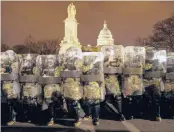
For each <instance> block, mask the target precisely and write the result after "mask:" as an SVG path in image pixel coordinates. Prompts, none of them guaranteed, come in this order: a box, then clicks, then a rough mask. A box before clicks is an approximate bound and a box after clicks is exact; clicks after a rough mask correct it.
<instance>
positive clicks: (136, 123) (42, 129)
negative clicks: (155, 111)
mask: <svg viewBox="0 0 174 132" xmlns="http://www.w3.org/2000/svg"><path fill="white" fill-rule="evenodd" d="M65 122H67V121H66V120H64V123H65ZM60 124H61V123H59V124H55V125H53V126H51V127H47V126H35V125H33V124H30V123H19V122H16V123H15V124H14V125H13V126H10V127H8V126H2V128H1V130H2V132H35V131H36V132H48V131H49V132H174V120H172V119H171V120H167V119H163V120H162V121H161V122H155V121H149V120H142V119H134V120H127V121H123V122H119V121H113V120H100V125H99V126H93V125H92V122H91V120H88V121H83V122H82V124H81V125H80V126H79V127H78V128H74V127H70V126H65V125H60ZM67 125H68V124H67Z"/></svg>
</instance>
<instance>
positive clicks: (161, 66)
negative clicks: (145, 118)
mask: <svg viewBox="0 0 174 132" xmlns="http://www.w3.org/2000/svg"><path fill="white" fill-rule="evenodd" d="M165 72H166V51H165V50H158V51H157V50H155V48H153V47H146V63H145V68H144V88H145V93H144V101H145V104H146V105H147V106H145V107H146V108H148V110H149V111H151V112H152V116H153V117H154V116H155V118H156V120H157V121H161V115H160V104H161V91H163V90H164V83H163V77H164V75H165ZM145 114H148V115H149V113H147V112H145Z"/></svg>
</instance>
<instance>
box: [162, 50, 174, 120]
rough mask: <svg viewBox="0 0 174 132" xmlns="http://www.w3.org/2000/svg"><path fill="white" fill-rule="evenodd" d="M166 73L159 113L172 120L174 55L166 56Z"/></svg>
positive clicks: (173, 105) (173, 116)
mask: <svg viewBox="0 0 174 132" xmlns="http://www.w3.org/2000/svg"><path fill="white" fill-rule="evenodd" d="M166 66H167V67H166V69H167V71H166V72H167V73H166V76H165V85H164V91H163V92H162V99H161V101H162V103H161V104H162V106H161V109H162V110H161V112H162V115H163V116H164V117H169V118H174V113H173V111H174V53H173V52H169V53H168V54H167V65H166Z"/></svg>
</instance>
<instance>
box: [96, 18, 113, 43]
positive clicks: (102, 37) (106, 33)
mask: <svg viewBox="0 0 174 132" xmlns="http://www.w3.org/2000/svg"><path fill="white" fill-rule="evenodd" d="M108 44H109V45H110V44H114V39H113V38H112V34H111V31H110V30H109V29H108V28H107V24H106V21H104V25H103V29H102V30H101V31H100V33H99V36H98V40H97V45H108Z"/></svg>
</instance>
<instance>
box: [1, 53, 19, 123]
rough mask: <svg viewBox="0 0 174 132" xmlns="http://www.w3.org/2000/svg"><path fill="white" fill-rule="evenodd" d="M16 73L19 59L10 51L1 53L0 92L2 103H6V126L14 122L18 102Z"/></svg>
mask: <svg viewBox="0 0 174 132" xmlns="http://www.w3.org/2000/svg"><path fill="white" fill-rule="evenodd" d="M18 73H19V59H18V57H17V55H16V54H15V52H14V51H12V50H7V51H6V52H3V53H2V54H1V91H2V95H4V99H3V100H2V101H3V102H2V103H7V104H8V108H9V116H10V117H9V122H8V125H12V124H13V123H14V122H15V121H16V109H17V104H18V103H19V100H20V85H19V80H18ZM4 114H5V113H4Z"/></svg>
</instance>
